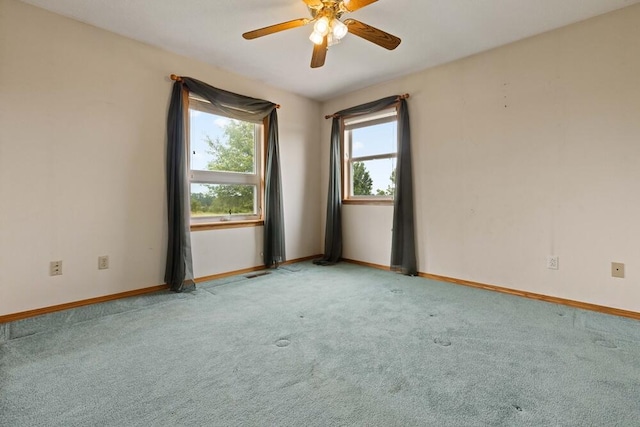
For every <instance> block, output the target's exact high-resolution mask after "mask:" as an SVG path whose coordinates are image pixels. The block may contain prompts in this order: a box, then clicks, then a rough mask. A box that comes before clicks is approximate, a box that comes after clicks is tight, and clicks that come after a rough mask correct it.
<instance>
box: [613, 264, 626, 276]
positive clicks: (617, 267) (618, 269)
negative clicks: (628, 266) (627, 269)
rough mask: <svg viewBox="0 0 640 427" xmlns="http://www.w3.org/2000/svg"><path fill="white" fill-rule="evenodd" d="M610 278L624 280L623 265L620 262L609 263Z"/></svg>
mask: <svg viewBox="0 0 640 427" xmlns="http://www.w3.org/2000/svg"><path fill="white" fill-rule="evenodd" d="M611 277H617V278H619V279H624V264H623V263H621V262H612V263H611Z"/></svg>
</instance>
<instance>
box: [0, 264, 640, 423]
mask: <svg viewBox="0 0 640 427" xmlns="http://www.w3.org/2000/svg"><path fill="white" fill-rule="evenodd" d="M4 335H5V341H4V342H3V343H1V344H0V425H1V426H11V427H18V426H343V425H344V426H346V425H348V426H639V425H640V323H639V322H637V321H634V320H629V319H624V318H616V317H613V316H607V315H601V314H597V313H592V312H586V311H581V310H576V309H572V308H567V307H563V306H557V305H554V304H547V303H543V302H538V301H532V300H526V299H522V298H518V297H513V296H509V295H503V294H498V293H493V292H488V291H483V290H478V289H472V288H467V287H463V286H457V285H452V284H446V283H440V282H435V281H429V280H425V279H421V278H415V277H413V278H411V277H405V276H400V275H397V274H393V273H389V272H385V271H379V270H374V269H369V268H365V267H360V266H356V265H351V264H339V265H336V266H333V267H319V266H314V265H313V264H311V263H300V264H294V265H290V266H284V267H281V268H280V269H279V270H277V271H271V272H270V274H267V275H262V276H258V277H255V278H251V279H248V278H245V277H232V278H227V279H222V280H219V281H214V282H208V283H205V284H201V285H199V287H198V290H197V291H195V292H193V293H190V294H180V295H174V294H169V293H160V294H156V295H150V296H146V297H140V298H133V299H130V300H124V301H116V302H113V303H106V304H102V305H100V306H93V307H85V308H81V309H76V310H71V311H68V312H63V313H56V314H53V315H49V316H43V317H41V318H36V319H28V320H25V321H21V322H16V323H14V324H11V325H8V326H5V327H4ZM0 342H2V340H0Z"/></svg>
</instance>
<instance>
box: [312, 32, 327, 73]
mask: <svg viewBox="0 0 640 427" xmlns="http://www.w3.org/2000/svg"><path fill="white" fill-rule="evenodd" d="M326 57H327V36H324V38H323V39H322V44H314V45H313V55H312V56H311V68H320V67H322V66H323V65H324V60H325V58H326Z"/></svg>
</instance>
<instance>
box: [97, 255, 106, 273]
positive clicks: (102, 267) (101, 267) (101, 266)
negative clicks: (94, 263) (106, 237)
mask: <svg viewBox="0 0 640 427" xmlns="http://www.w3.org/2000/svg"><path fill="white" fill-rule="evenodd" d="M107 268H109V256H108V255H104V256H99V257H98V270H106V269H107Z"/></svg>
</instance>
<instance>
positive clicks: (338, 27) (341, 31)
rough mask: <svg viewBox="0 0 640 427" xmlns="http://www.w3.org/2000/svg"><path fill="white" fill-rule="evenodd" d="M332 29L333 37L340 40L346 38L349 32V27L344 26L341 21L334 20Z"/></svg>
mask: <svg viewBox="0 0 640 427" xmlns="http://www.w3.org/2000/svg"><path fill="white" fill-rule="evenodd" d="M331 27H332V32H333V37H335V38H336V39H338V40H340V39H342V38H343V37H344V36H346V35H347V32H348V31H349V29H348V28H347V26H346V25H344V24H343V23H342V22H341V21H340V20H339V19H334V20H333V21H331Z"/></svg>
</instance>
